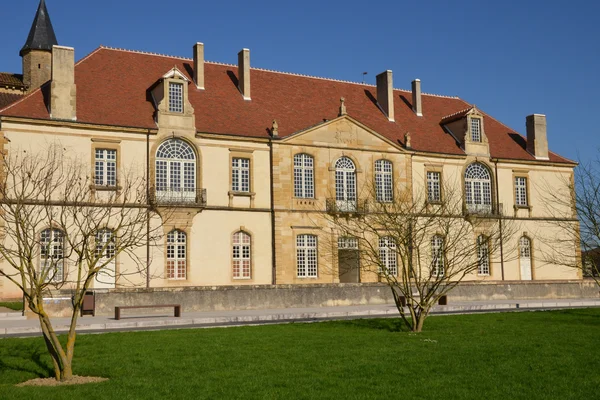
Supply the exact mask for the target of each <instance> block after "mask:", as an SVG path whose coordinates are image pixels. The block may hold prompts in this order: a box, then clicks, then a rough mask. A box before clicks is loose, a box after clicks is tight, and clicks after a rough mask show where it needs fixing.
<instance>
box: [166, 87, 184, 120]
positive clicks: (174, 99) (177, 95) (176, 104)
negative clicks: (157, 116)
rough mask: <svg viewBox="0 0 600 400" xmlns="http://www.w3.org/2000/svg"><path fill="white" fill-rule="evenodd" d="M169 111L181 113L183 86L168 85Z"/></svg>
mask: <svg viewBox="0 0 600 400" xmlns="http://www.w3.org/2000/svg"><path fill="white" fill-rule="evenodd" d="M169 111H170V112H177V113H181V112H183V84H181V83H173V82H170V83H169Z"/></svg>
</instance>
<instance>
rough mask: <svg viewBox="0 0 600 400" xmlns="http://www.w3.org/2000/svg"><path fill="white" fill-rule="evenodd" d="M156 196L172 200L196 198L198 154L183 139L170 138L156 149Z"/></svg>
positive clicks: (159, 198) (192, 200)
mask: <svg viewBox="0 0 600 400" xmlns="http://www.w3.org/2000/svg"><path fill="white" fill-rule="evenodd" d="M156 197H157V200H159V201H160V200H162V201H170V202H194V201H195V200H196V154H195V153H194V150H193V149H192V146H190V145H189V144H187V143H186V142H185V141H183V140H181V139H169V140H167V141H165V142H164V143H163V144H161V145H160V146H159V147H158V150H157V151H156Z"/></svg>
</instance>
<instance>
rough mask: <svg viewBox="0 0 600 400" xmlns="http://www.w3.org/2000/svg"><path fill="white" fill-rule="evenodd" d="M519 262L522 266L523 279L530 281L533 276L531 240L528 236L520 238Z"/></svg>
mask: <svg viewBox="0 0 600 400" xmlns="http://www.w3.org/2000/svg"><path fill="white" fill-rule="evenodd" d="M519 264H520V266H521V279H522V280H524V281H530V280H531V279H532V276H531V240H529V238H528V237H527V236H521V238H520V239H519Z"/></svg>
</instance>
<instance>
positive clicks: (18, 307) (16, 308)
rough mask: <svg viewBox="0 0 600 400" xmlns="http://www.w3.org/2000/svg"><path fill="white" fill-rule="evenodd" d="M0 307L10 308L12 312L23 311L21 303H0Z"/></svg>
mask: <svg viewBox="0 0 600 400" xmlns="http://www.w3.org/2000/svg"><path fill="white" fill-rule="evenodd" d="M0 307H6V308H10V309H11V310H14V311H23V302H22V301H0Z"/></svg>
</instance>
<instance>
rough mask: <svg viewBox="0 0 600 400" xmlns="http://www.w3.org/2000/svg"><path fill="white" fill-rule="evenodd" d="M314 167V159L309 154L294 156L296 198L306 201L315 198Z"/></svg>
mask: <svg viewBox="0 0 600 400" xmlns="http://www.w3.org/2000/svg"><path fill="white" fill-rule="evenodd" d="M313 165H314V159H313V158H312V156H309V155H308V154H296V155H295V156H294V197H297V198H304V199H312V198H314V197H315V184H314V177H313Z"/></svg>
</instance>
